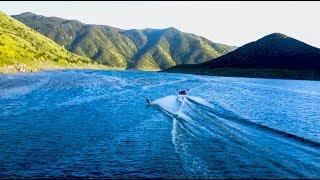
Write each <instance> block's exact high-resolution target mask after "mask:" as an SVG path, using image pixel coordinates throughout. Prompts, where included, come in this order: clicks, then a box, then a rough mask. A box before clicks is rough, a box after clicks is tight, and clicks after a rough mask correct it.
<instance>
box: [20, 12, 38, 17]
mask: <svg viewBox="0 0 320 180" xmlns="http://www.w3.org/2000/svg"><path fill="white" fill-rule="evenodd" d="M36 15H37V14H34V13H32V12H24V13H21V14H18V15H16V16H25V17H26V16H36Z"/></svg>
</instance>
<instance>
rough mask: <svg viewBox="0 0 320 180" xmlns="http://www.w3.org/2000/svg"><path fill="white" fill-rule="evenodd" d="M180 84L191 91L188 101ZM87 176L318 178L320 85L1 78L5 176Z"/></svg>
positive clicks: (85, 73) (0, 148)
mask: <svg viewBox="0 0 320 180" xmlns="http://www.w3.org/2000/svg"><path fill="white" fill-rule="evenodd" d="M182 88H189V89H190V92H189V95H190V96H189V98H187V99H185V101H183V102H182V101H179V99H177V98H176V89H182ZM146 97H149V98H150V99H151V100H152V101H153V104H152V106H146V103H145V99H146ZM88 176H90V177H115V178H135V177H138V178H143V177H148V178H153V177H167V178H320V82H319V81H300V80H276V79H255V78H231V77H210V76H196V75H186V74H169V73H156V72H139V71H98V70H61V71H45V72H37V73H28V74H15V75H1V76H0V177H88Z"/></svg>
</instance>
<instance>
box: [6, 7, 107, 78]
mask: <svg viewBox="0 0 320 180" xmlns="http://www.w3.org/2000/svg"><path fill="white" fill-rule="evenodd" d="M56 68H107V67H106V66H103V65H99V64H98V63H94V62H92V61H91V60H90V59H87V58H84V57H81V56H78V55H75V54H73V53H70V52H68V51H66V50H64V49H63V48H62V47H61V46H59V45H58V44H56V43H55V42H54V41H52V40H51V39H49V38H46V37H45V36H43V35H41V34H40V33H38V32H36V31H35V30H33V29H31V28H29V27H27V26H26V25H24V24H22V23H21V22H19V21H17V20H16V19H14V18H12V17H10V16H8V15H6V14H4V13H2V12H0V72H1V73H9V72H19V71H21V72H30V71H37V70H41V69H56Z"/></svg>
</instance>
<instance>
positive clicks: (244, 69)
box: [166, 33, 320, 79]
mask: <svg viewBox="0 0 320 180" xmlns="http://www.w3.org/2000/svg"><path fill="white" fill-rule="evenodd" d="M166 71H168V72H184V73H195V74H209V75H222V76H246V77H275V78H276V77H279V78H295V79H319V78H320V74H319V71H320V49H318V48H316V47H312V46H310V45H308V44H305V43H303V42H301V41H298V40H296V39H294V38H291V37H288V36H286V35H284V34H280V33H273V34H270V35H267V36H265V37H263V38H261V39H259V40H257V41H255V42H251V43H248V44H246V45H244V46H242V47H239V48H238V49H236V50H235V51H233V52H230V53H228V54H226V55H223V56H221V57H218V58H216V59H213V60H210V61H208V62H205V63H200V64H197V65H181V66H176V67H173V68H170V69H168V70H166Z"/></svg>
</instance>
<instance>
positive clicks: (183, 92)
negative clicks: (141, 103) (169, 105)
mask: <svg viewBox="0 0 320 180" xmlns="http://www.w3.org/2000/svg"><path fill="white" fill-rule="evenodd" d="M188 92H189V89H186V90H179V89H177V93H178V95H177V99H178V100H180V101H184V100H185V98H186V97H187V96H188ZM146 104H147V105H151V104H152V102H151V100H150V99H149V98H148V97H146Z"/></svg>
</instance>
